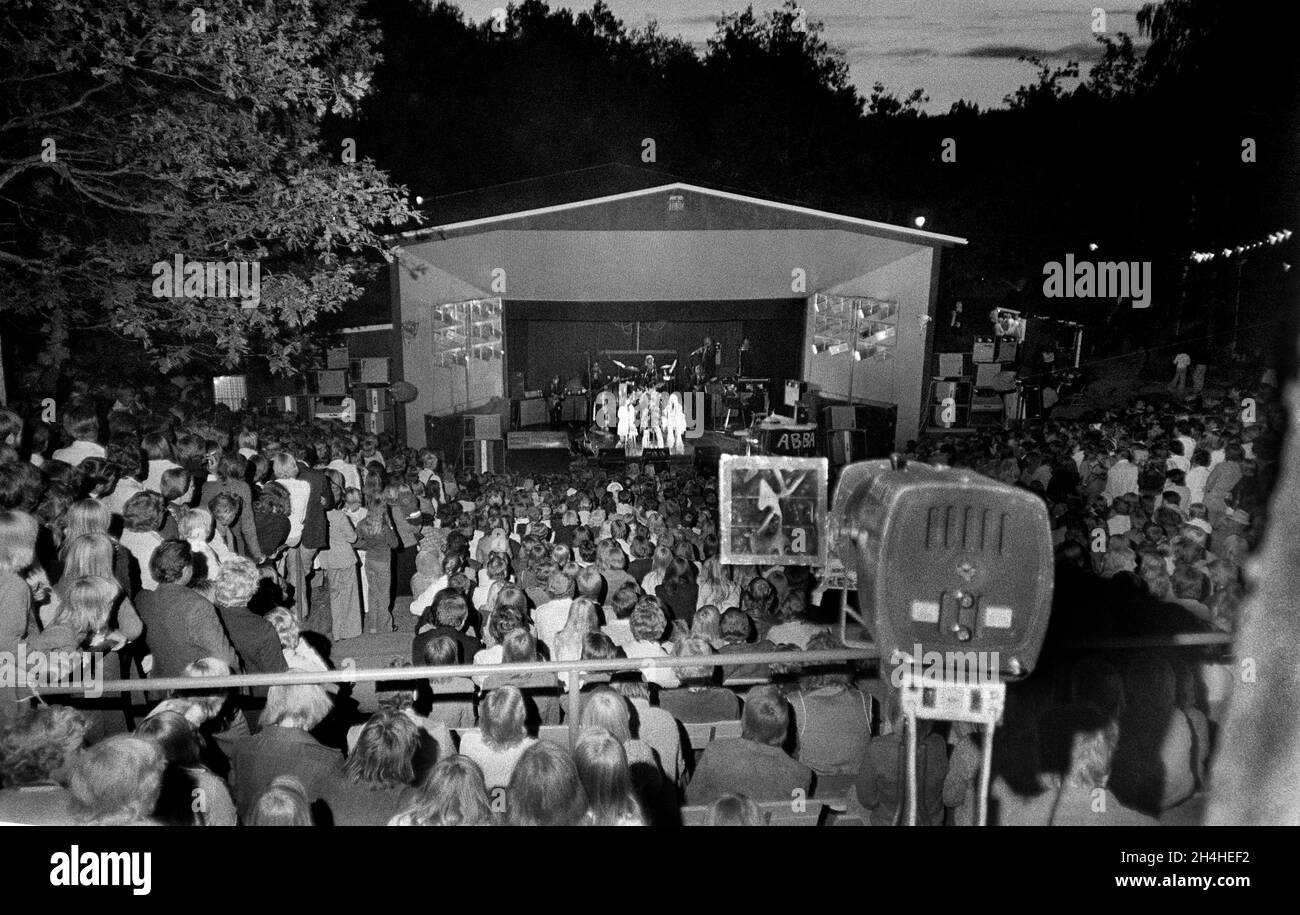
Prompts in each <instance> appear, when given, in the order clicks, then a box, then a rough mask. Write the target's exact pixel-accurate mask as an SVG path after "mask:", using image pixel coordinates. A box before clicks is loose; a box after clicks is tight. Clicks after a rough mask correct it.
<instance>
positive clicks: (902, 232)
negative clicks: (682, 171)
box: [389, 171, 966, 247]
mask: <svg viewBox="0 0 1300 915" xmlns="http://www.w3.org/2000/svg"><path fill="white" fill-rule="evenodd" d="M647 176H655V177H657V178H658V179H659V180H660V181H662V178H663V175H662V173H655V172H648V171H647V172H644V174H639V175H638V176H637V177H639V178H640V179H641V180H642V181H644V180H645V179H646V177H647ZM588 187H590V185H588ZM672 193H681V194H683V195H684V194H693V195H699V196H700V197H703V198H707V199H708V200H709V201H710V202H713V203H716V204H719V205H723V206H730V207H731V208H732V210H733V216H734V213H735V211H737V210H739V209H747V210H749V211H750V212H751V217H750V218H751V219H752V215H753V212H754V211H760V210H766V211H770V212H771V213H772V214H773V215H774V216H776V217H777V218H778V219H779V220H780V222H782V223H785V225H783V226H781V227H782V228H802V227H811V226H816V227H821V228H842V229H845V230H848V231H855V232H859V233H862V234H868V235H877V236H881V237H885V238H891V239H895V240H899V241H910V242H913V243H916V244H922V245H929V246H932V247H934V246H950V245H964V244H966V239H964V238H959V237H957V236H954V235H942V234H940V233H937V232H927V231H924V230H922V229H915V228H910V227H907V226H897V225H891V224H889V223H884V222H878V221H875V220H871V219H863V218H860V217H856V216H846V215H844V214H841V213H831V212H828V211H825V210H818V209H814V208H811V207H805V206H801V205H798V204H794V203H787V202H782V201H777V200H768V199H764V198H761V197H753V196H750V195H746V194H740V193H735V192H732V191H723V190H717V189H715V188H708V187H702V186H700V185H696V184H690V183H687V182H685V181H672V182H669V183H666V184H665V183H656V184H653V185H651V186H648V187H640V188H634V189H632V190H626V191H620V192H617V193H612V194H606V195H603V196H597V197H588V198H584V199H579V200H567V201H566V202H563V203H557V204H551V205H545V206H537V207H533V208H529V209H523V210H516V211H513V212H506V213H498V214H494V215H487V216H477V217H474V218H466V219H460V220H458V221H454V222H446V223H443V224H441V225H436V226H429V227H426V228H421V229H416V230H413V231H409V232H402V233H398V234H395V235H391V236H389V239H390V240H392V241H398V242H403V241H404V242H419V241H425V240H429V241H432V240H436V239H439V238H447V237H450V236H453V235H471V234H475V233H477V232H486V231H493V230H496V229H508V228H560V227H566V228H574V227H575V226H574V225H573V222H574V219H575V218H580V217H581V214H580V213H579V212H578V211H581V210H584V209H589V208H593V207H601V206H606V207H608V206H609V205H618V204H626V203H628V202H637V201H643V202H644V198H647V197H652V196H655V195H661V194H672ZM452 196H459V195H452ZM524 196H525V197H527V196H528V195H527V194H525V195H524ZM449 209H450V210H451V211H452V212H455V211H456V210H461V211H462V212H463V211H464V207H463V204H462V205H461V206H457V205H455V204H453V205H452V206H451V207H449ZM539 220H540V221H544V222H548V223H554V222H556V221H557V220H562V221H563V222H564V223H566V224H567V225H563V226H561V225H539V224H538V222H539ZM519 222H526V223H531V224H530V225H525V226H511V225H510V223H519ZM697 227H699V226H697ZM745 227H752V226H745Z"/></svg>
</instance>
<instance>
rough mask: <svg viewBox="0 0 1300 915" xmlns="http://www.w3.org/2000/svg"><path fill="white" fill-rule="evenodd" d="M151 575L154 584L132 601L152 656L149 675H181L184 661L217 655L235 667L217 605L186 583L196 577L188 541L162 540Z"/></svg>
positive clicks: (233, 653)
mask: <svg viewBox="0 0 1300 915" xmlns="http://www.w3.org/2000/svg"><path fill="white" fill-rule="evenodd" d="M149 573H150V574H151V575H153V577H154V580H155V581H157V582H158V587H157V588H156V589H155V590H152V591H141V592H140V594H139V596H137V597H136V601H135V605H136V610H137V612H138V613H139V614H140V619H141V621H142V622H143V623H144V627H145V640H146V641H147V643H148V645H149V651H150V652H151V653H152V654H153V670H152V671H150V675H151V676H154V677H181V676H184V675H185V667H186V665H188V664H192V663H194V662H195V661H198V660H200V659H201V658H218V659H220V660H222V661H225V662H226V663H227V664H229V665H230V666H231V667H232V668H235V667H237V666H238V664H239V661H238V659H237V658H236V656H235V649H234V648H233V647H231V644H230V639H228V638H227V637H226V632H225V630H224V629H223V628H222V626H221V619H220V618H219V617H218V616H217V611H216V608H214V607H213V606H212V604H211V603H209V602H208V601H207V600H206V599H205V598H204V597H203V595H201V594H199V593H198V592H196V591H191V590H190V589H189V588H188V587H187V585H188V584H189V582H190V579H191V578H192V577H193V575H194V568H193V557H192V554H191V553H190V545H189V544H188V543H185V542H184V541H182V540H168V541H165V542H164V543H160V544H159V545H158V548H157V549H156V550H154V553H153V558H152V559H150V560H149Z"/></svg>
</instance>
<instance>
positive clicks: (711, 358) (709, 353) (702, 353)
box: [691, 337, 718, 380]
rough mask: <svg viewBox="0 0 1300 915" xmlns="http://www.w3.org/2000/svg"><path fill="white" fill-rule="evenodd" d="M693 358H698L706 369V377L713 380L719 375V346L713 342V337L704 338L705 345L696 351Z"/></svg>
mask: <svg viewBox="0 0 1300 915" xmlns="http://www.w3.org/2000/svg"><path fill="white" fill-rule="evenodd" d="M691 355H692V356H698V357H699V359H700V365H701V366H703V367H704V377H705V378H707V379H709V380H712V379H714V378H716V377H717V375H718V345H717V344H716V343H714V342H713V338H712V337H705V338H704V345H703V346H701V347H699V348H698V349H696V350H695V351H694V352H693V353H691Z"/></svg>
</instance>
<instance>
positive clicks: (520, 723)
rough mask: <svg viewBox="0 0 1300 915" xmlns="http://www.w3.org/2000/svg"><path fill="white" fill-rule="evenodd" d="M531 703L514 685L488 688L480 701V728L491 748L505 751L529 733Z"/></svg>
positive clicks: (485, 741) (484, 739)
mask: <svg viewBox="0 0 1300 915" xmlns="http://www.w3.org/2000/svg"><path fill="white" fill-rule="evenodd" d="M527 722H528V706H527V703H526V702H525V700H524V694H523V693H521V692H520V691H519V689H518V688H517V687H514V686H498V687H496V688H495V689H492V690H489V691H488V693H487V695H486V696H485V697H483V699H482V701H481V702H480V704H479V728H480V732H481V734H482V736H483V742H484V743H485V744H487V745H488V747H489V748H490V749H494V750H504V749H508V748H509V747H513V746H516V745H518V744H519V743H520V742H521V741H522V740H523V739H524V738H525V737H527V736H528V731H527V730H526V726H527Z"/></svg>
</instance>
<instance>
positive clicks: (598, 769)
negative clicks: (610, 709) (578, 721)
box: [573, 727, 647, 826]
mask: <svg viewBox="0 0 1300 915" xmlns="http://www.w3.org/2000/svg"><path fill="white" fill-rule="evenodd" d="M573 763H574V765H575V766H576V767H577V769H578V780H579V781H581V782H582V787H583V790H584V791H585V792H586V794H587V818H588V821H589V822H590V823H591V824H592V825H593V826H645V825H647V824H646V817H645V814H644V813H643V812H642V810H641V804H640V802H639V801H638V800H637V797H636V791H635V790H634V789H633V787H632V775H631V772H630V770H629V769H628V764H627V753H626V752H625V751H624V749H623V745H622V744H621V743H619V742H618V741H617V740H616V739H615V738H614V737H613V736H611V735H610V733H609V732H608V731H606V730H604V729H603V728H594V727H593V728H584V729H583V731H582V736H580V737H579V738H578V743H577V746H575V747H574V748H573Z"/></svg>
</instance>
